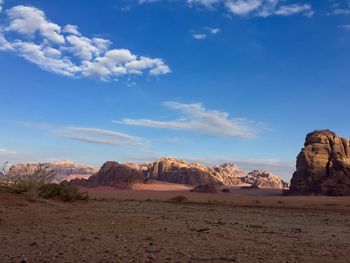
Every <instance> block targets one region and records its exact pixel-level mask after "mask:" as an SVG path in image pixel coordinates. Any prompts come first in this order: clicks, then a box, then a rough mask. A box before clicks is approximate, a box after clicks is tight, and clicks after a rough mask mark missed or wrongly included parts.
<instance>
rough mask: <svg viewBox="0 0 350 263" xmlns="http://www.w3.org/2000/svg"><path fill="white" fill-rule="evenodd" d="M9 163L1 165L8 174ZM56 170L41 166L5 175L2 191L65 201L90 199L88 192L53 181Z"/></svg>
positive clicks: (1, 185)
mask: <svg viewBox="0 0 350 263" xmlns="http://www.w3.org/2000/svg"><path fill="white" fill-rule="evenodd" d="M6 167H7V163H5V164H3V165H2V166H1V169H2V173H3V174H6ZM54 176H55V172H54V171H50V170H47V169H43V168H41V167H39V168H37V169H35V170H33V171H28V170H23V171H18V172H17V173H16V174H15V175H11V176H4V177H2V178H1V179H0V192H7V193H13V194H23V195H27V196H31V197H37V198H42V199H57V200H61V201H65V202H71V201H74V200H88V198H89V196H88V194H87V193H86V192H81V191H79V189H78V188H77V187H75V186H72V185H68V184H56V183H51V181H52V179H53V178H54Z"/></svg>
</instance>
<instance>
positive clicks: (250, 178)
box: [241, 170, 288, 189]
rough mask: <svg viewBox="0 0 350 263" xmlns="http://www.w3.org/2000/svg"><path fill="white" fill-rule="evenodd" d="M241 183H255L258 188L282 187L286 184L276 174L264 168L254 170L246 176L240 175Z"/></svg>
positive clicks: (285, 186) (286, 185)
mask: <svg viewBox="0 0 350 263" xmlns="http://www.w3.org/2000/svg"><path fill="white" fill-rule="evenodd" d="M241 180H242V182H243V183H246V184H251V185H256V186H258V187H259V188H274V189H284V188H287V187H288V184H287V183H286V182H284V181H283V180H281V178H279V177H278V176H276V175H274V174H272V173H271V172H268V171H264V170H254V171H252V172H250V173H248V174H247V175H246V176H244V177H241Z"/></svg>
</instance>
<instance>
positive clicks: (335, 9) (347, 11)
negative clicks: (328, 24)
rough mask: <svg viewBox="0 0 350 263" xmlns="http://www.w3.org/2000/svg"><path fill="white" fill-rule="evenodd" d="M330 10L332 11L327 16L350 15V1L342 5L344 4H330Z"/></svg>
mask: <svg viewBox="0 0 350 263" xmlns="http://www.w3.org/2000/svg"><path fill="white" fill-rule="evenodd" d="M331 9H332V10H331V11H330V12H329V13H328V14H327V15H329V16H338V15H350V1H347V3H344V2H335V3H332V4H331Z"/></svg>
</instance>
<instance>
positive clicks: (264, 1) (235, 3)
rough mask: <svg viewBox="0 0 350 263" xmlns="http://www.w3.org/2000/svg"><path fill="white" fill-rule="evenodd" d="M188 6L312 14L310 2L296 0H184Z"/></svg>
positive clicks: (255, 12)
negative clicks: (296, 0)
mask: <svg viewBox="0 0 350 263" xmlns="http://www.w3.org/2000/svg"><path fill="white" fill-rule="evenodd" d="M160 1H170V0H158V1H156V0H139V1H138V2H139V4H144V3H154V2H160ZM185 2H186V3H187V5H188V6H190V7H195V6H201V7H205V8H210V9H214V8H216V7H218V8H217V10H220V7H222V6H223V7H225V8H226V10H227V12H228V13H229V14H231V15H235V16H248V15H252V16H260V17H268V16H292V15H297V14H301V15H305V16H308V17H310V16H312V15H313V14H314V11H313V9H312V6H311V5H310V4H306V3H300V2H296V3H293V4H286V3H285V0H186V1H185Z"/></svg>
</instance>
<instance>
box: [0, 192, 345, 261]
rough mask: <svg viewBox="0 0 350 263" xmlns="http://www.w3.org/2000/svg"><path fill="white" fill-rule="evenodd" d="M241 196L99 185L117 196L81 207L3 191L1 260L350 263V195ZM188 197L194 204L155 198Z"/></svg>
mask: <svg viewBox="0 0 350 263" xmlns="http://www.w3.org/2000/svg"><path fill="white" fill-rule="evenodd" d="M241 191H243V190H237V189H236V190H235V191H233V192H232V193H230V194H223V193H222V194H221V193H220V194H202V195H201V194H195V193H189V192H188V191H185V190H174V191H150V190H147V191H145V190H143V191H140V190H139V191H118V190H114V189H105V188H103V189H101V188H99V189H93V190H91V194H92V195H95V197H94V198H96V197H98V196H104V198H107V197H109V198H112V197H113V198H116V199H108V200H106V199H98V200H97V199H96V200H90V201H88V202H75V203H61V202H56V201H43V200H35V199H32V198H29V197H25V196H18V195H11V194H3V193H2V194H1V193H0V240H1V245H0V262H1V263H7V262H349V258H348V253H349V247H350V202H349V201H350V199H349V198H325V197H291V198H290V197H281V196H278V195H276V194H278V193H275V192H274V191H272V192H271V191H268V190H262V192H260V194H259V195H258V194H257V193H254V192H241ZM178 193H181V194H184V195H186V196H188V197H189V199H190V200H191V201H193V202H189V203H171V202H164V201H154V200H148V201H145V200H147V199H150V195H151V197H152V198H151V199H159V200H166V199H168V198H170V197H174V196H176V195H177V194H178ZM130 196H132V197H133V198H129V197H130ZM118 198H119V200H118ZM125 199H130V200H129V201H127V200H125ZM131 199H133V200H131ZM236 199H239V200H236ZM206 200H211V201H210V202H207V201H206ZM213 200H215V201H213ZM217 200H219V201H217ZM220 200H222V201H220ZM227 200H229V201H227ZM252 200H255V201H254V202H251V201H252ZM194 201H195V202H200V203H194ZM279 201H281V202H282V203H281V202H279ZM270 202H271V203H270ZM292 206H294V208H293V207H292ZM296 207H297V208H296Z"/></svg>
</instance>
